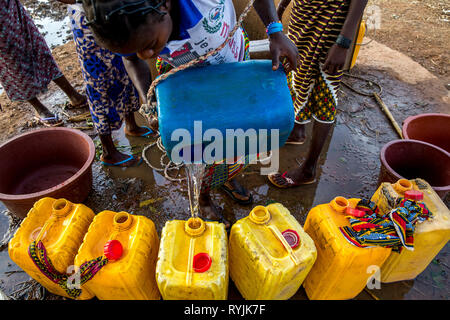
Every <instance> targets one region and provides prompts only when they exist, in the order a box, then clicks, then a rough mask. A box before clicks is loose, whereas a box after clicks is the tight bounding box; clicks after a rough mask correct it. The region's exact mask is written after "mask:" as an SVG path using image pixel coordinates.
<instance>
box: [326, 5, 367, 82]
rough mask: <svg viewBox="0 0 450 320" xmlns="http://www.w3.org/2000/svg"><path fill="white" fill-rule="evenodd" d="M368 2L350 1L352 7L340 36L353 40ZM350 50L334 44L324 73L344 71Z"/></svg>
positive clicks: (328, 55) (329, 52)
mask: <svg viewBox="0 0 450 320" xmlns="http://www.w3.org/2000/svg"><path fill="white" fill-rule="evenodd" d="M366 5H367V0H350V7H349V10H348V13H347V17H346V19H345V22H344V25H343V26H342V29H341V33H340V35H341V36H343V37H345V38H347V39H349V40H353V37H354V36H355V34H356V29H357V28H358V23H359V21H360V19H361V17H362V15H363V13H364V9H365V8H366ZM348 51H349V50H348V48H344V47H342V46H339V45H338V44H336V43H335V44H333V46H331V48H330V50H329V51H328V54H327V58H326V59H325V63H324V64H323V67H322V69H323V71H325V72H326V73H330V74H334V73H336V72H337V71H338V70H342V68H343V67H344V64H345V60H346V58H347V54H348Z"/></svg>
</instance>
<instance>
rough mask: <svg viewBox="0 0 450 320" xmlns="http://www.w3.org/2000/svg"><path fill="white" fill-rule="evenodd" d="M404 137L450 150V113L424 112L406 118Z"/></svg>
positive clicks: (403, 130)
mask: <svg viewBox="0 0 450 320" xmlns="http://www.w3.org/2000/svg"><path fill="white" fill-rule="evenodd" d="M402 134H403V138H405V139H412V140H419V141H423V142H427V143H430V144H432V145H434V146H436V147H439V148H441V149H443V150H445V151H446V152H450V115H449V114H441V113H423V114H419V115H416V116H411V117H408V118H406V120H405V121H404V122H403V127H402Z"/></svg>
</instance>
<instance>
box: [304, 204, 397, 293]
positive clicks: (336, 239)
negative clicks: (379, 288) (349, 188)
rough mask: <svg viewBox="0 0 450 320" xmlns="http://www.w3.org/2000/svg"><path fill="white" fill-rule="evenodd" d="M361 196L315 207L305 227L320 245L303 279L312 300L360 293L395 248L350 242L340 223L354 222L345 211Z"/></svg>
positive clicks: (353, 205)
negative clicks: (358, 245) (311, 265)
mask: <svg viewBox="0 0 450 320" xmlns="http://www.w3.org/2000/svg"><path fill="white" fill-rule="evenodd" d="M359 200H360V199H346V198H344V197H336V198H334V199H333V200H332V201H331V202H330V203H326V204H321V205H318V206H316V207H314V208H312V209H311V210H310V211H309V213H308V216H307V217H306V221H305V226H304V229H305V231H306V233H308V234H309V235H310V236H311V238H312V239H313V240H314V243H315V245H316V248H317V260H316V262H315V263H314V266H313V267H312V269H311V271H310V272H309V274H308V276H307V277H306V279H305V281H304V282H303V287H304V288H305V291H306V294H307V295H308V298H309V299H311V300H344V299H352V298H354V297H356V296H357V295H358V294H359V293H360V292H361V291H362V290H363V289H364V287H365V286H366V285H367V282H368V280H369V279H371V277H372V275H373V272H374V270H375V269H374V268H380V267H381V265H382V264H383V263H384V261H385V260H386V259H387V258H388V256H389V254H390V252H391V249H390V248H384V247H380V246H375V247H371V248H360V247H357V246H355V245H353V244H351V243H350V242H348V241H347V240H346V239H345V237H344V236H343V235H342V233H341V231H340V230H339V227H343V226H350V222H349V219H348V218H347V217H346V215H345V211H346V210H347V208H355V207H356V205H357V204H358V202H359Z"/></svg>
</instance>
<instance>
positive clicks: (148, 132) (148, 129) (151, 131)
mask: <svg viewBox="0 0 450 320" xmlns="http://www.w3.org/2000/svg"><path fill="white" fill-rule="evenodd" d="M142 128H145V129H147V132H146V133H143V134H130V133H127V132H126V131H125V134H127V135H129V136H132V137H147V136H149V135H151V134H152V133H153V130H152V129H151V128H149V127H145V126H143V127H142Z"/></svg>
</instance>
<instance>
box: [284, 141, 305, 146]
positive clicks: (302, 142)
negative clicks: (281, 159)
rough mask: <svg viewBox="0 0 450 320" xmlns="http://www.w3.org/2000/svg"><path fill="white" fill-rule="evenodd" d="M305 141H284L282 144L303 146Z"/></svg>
mask: <svg viewBox="0 0 450 320" xmlns="http://www.w3.org/2000/svg"><path fill="white" fill-rule="evenodd" d="M304 143H305V141H289V140H288V141H286V142H285V143H284V144H294V145H300V144H304Z"/></svg>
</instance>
